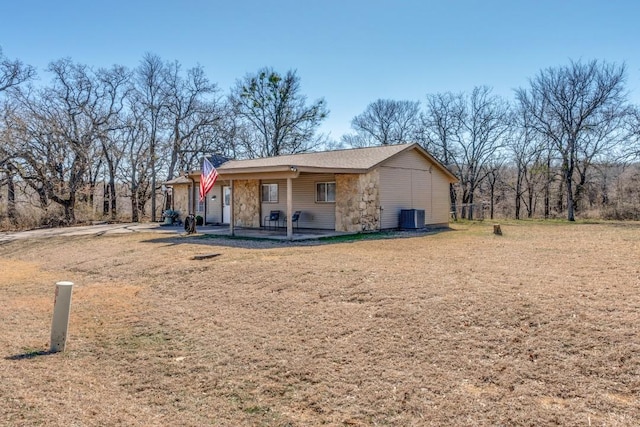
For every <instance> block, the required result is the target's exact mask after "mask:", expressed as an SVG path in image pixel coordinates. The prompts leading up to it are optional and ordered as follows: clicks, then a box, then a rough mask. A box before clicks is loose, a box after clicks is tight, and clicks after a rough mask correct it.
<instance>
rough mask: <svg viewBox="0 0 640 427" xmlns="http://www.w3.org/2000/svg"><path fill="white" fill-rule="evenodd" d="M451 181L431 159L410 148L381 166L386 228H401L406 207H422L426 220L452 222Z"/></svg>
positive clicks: (429, 222) (381, 197)
mask: <svg viewBox="0 0 640 427" xmlns="http://www.w3.org/2000/svg"><path fill="white" fill-rule="evenodd" d="M448 200H449V187H448V181H447V180H446V178H445V176H444V174H443V173H442V172H441V171H440V170H438V169H437V168H435V167H433V165H431V163H430V162H429V160H427V159H426V158H424V157H423V156H421V155H420V154H419V153H418V152H416V151H414V150H410V151H407V152H404V153H401V154H399V155H397V156H395V157H393V158H391V159H390V160H389V161H387V162H385V163H383V165H381V167H380V205H381V206H382V207H383V211H382V221H381V226H382V228H383V229H384V228H397V227H398V225H399V217H400V211H401V210H402V209H422V210H424V211H425V224H427V225H428V224H442V223H446V222H448V218H449V216H448V215H449V208H448V207H447V205H448Z"/></svg>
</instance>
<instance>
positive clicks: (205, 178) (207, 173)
mask: <svg viewBox="0 0 640 427" xmlns="http://www.w3.org/2000/svg"><path fill="white" fill-rule="evenodd" d="M216 179H218V171H217V170H216V168H214V167H213V165H212V164H211V162H210V161H209V160H208V159H207V158H206V157H205V158H204V161H203V162H202V174H201V175H200V201H203V200H204V197H205V196H206V195H207V193H208V192H209V191H210V190H211V189H212V188H213V184H215V183H216Z"/></svg>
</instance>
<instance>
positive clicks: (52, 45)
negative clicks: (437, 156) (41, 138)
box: [0, 0, 640, 139]
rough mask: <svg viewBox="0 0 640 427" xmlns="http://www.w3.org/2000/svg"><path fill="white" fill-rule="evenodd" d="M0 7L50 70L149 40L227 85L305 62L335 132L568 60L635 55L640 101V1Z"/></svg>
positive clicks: (131, 60) (518, 79) (122, 57)
mask: <svg viewBox="0 0 640 427" xmlns="http://www.w3.org/2000/svg"><path fill="white" fill-rule="evenodd" d="M7 3H8V4H7ZM1 10H2V17H0V46H1V47H2V49H3V52H4V54H5V56H7V57H9V58H12V59H15V58H18V59H20V60H22V61H23V62H25V63H28V64H31V65H33V66H35V67H37V68H38V70H39V71H40V74H41V76H42V77H43V78H45V79H46V78H48V77H47V76H46V74H45V73H44V71H43V70H44V69H45V68H46V66H47V64H48V63H49V62H50V61H52V60H56V59H60V58H63V57H70V58H71V59H73V60H74V61H76V62H79V63H84V64H87V65H91V66H94V67H102V66H110V65H112V64H122V65H125V66H128V67H135V66H137V65H138V63H139V61H140V59H141V58H142V56H143V55H144V54H145V52H152V53H155V54H158V55H159V56H160V57H162V58H163V59H165V60H171V61H173V60H177V61H179V62H180V63H181V64H182V65H183V67H185V68H189V67H191V66H194V65H196V64H200V65H202V66H203V67H204V68H205V71H206V73H207V75H208V76H209V78H210V79H211V80H212V81H214V82H216V83H217V84H218V86H219V87H220V89H221V90H223V91H224V92H225V93H226V92H227V91H228V89H229V88H230V87H231V86H232V85H233V84H234V82H235V81H236V79H238V78H240V77H242V76H244V75H246V74H247V73H253V72H255V71H257V70H258V69H260V68H261V67H264V66H271V67H274V68H275V69H276V70H277V71H281V72H285V71H287V70H289V69H295V70H297V73H298V75H299V76H300V78H301V86H302V92H303V93H304V94H305V95H306V96H307V97H308V98H309V100H314V99H317V98H321V97H323V98H325V100H326V101H327V104H328V107H329V109H330V110H331V113H330V115H329V118H328V119H327V120H326V122H325V123H324V124H323V127H322V131H323V132H325V133H330V136H331V137H332V138H334V139H339V138H340V136H341V135H342V134H344V133H346V132H348V131H349V129H350V121H351V119H352V118H353V117H354V116H355V115H357V114H359V113H361V112H362V111H364V109H365V108H366V106H367V105H368V104H369V103H370V102H373V101H375V100H376V99H378V98H384V99H397V100H405V99H406V100H416V101H422V100H424V98H425V95H426V94H428V93H437V92H446V91H453V92H458V91H470V90H471V89H472V88H473V87H474V86H479V85H487V86H490V87H493V88H494V91H495V93H497V94H499V95H502V96H505V97H506V98H509V99H512V98H513V89H515V88H518V87H523V86H526V85H527V84H528V79H529V78H530V77H533V76H534V75H535V74H536V73H538V72H539V71H540V70H541V69H543V68H547V67H554V66H561V65H566V64H568V63H569V61H570V59H574V60H585V61H587V60H591V59H600V60H606V61H608V62H616V63H622V62H625V63H626V64H627V67H628V84H627V88H628V90H629V91H630V99H631V101H632V102H634V103H637V104H640V43H639V42H640V25H639V24H638V17H640V2H639V1H632V0H628V1H615V0H608V1H606V0H603V1H588V0H583V1H572V0H568V1H563V0H539V1H533V0H532V1H524V0H521V1H517V0H512V1H491V0H483V1H472V0H461V1H445V0H441V1H431V0H423V1H420V0H412V1H408V0H406V1H403V0H396V1H391V0H368V1H365V0H351V1H350V0H322V1H311V0H309V1H305V0H297V1H294V0H286V1H285V0H272V1H260V2H259V1H253V0H246V1H243V0H235V1H213V0H211V1H205V0H198V1H190V0H183V1H172V2H168V1H164V0H155V1H146V0H145V1H137V0H129V1H121V0H110V1H100V2H94V1H87V0H84V1H77V0H69V1H64V0H63V1H58V2H55V1H30V0H21V1H11V2H5V4H4V5H3V6H2V8H1Z"/></svg>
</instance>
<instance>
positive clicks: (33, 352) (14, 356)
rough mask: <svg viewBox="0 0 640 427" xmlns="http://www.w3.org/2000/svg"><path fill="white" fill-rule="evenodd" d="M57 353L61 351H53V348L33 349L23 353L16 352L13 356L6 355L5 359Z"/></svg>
mask: <svg viewBox="0 0 640 427" xmlns="http://www.w3.org/2000/svg"><path fill="white" fill-rule="evenodd" d="M56 353H59V352H57V351H51V350H33V351H26V352H24V353H21V354H14V355H13V356H7V357H5V360H25V359H34V358H36V357H40V356H49V355H50V354H56Z"/></svg>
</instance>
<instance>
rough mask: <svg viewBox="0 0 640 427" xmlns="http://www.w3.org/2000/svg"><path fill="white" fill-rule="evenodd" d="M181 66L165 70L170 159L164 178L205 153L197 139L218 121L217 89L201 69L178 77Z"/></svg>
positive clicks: (202, 144) (169, 66) (203, 143)
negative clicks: (215, 96) (213, 96)
mask: <svg viewBox="0 0 640 427" xmlns="http://www.w3.org/2000/svg"><path fill="white" fill-rule="evenodd" d="M180 68H181V67H180V64H178V63H177V62H174V63H173V64H170V65H168V66H167V67H166V73H165V74H166V77H165V78H166V85H165V88H164V90H165V96H164V98H165V105H166V109H167V117H166V119H167V122H168V127H169V129H171V131H170V132H171V144H170V160H169V165H168V171H167V179H172V178H174V177H175V174H176V169H177V170H183V169H186V168H187V166H188V165H189V164H190V163H191V161H190V160H191V158H193V157H197V158H198V157H201V156H202V155H204V154H205V150H206V146H207V145H208V144H206V141H205V140H203V139H202V138H198V136H201V135H202V134H203V133H206V131H207V130H206V129H205V128H207V127H209V128H211V127H213V126H214V125H215V124H216V121H218V120H219V119H220V113H219V111H218V106H217V103H216V99H215V98H213V99H212V98H207V96H211V95H215V94H216V93H217V89H216V86H215V85H214V84H212V83H210V82H209V79H208V78H207V77H206V76H205V74H204V70H203V69H202V67H200V66H197V67H195V68H192V69H190V70H187V75H186V78H185V77H182V76H181V75H180Z"/></svg>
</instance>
